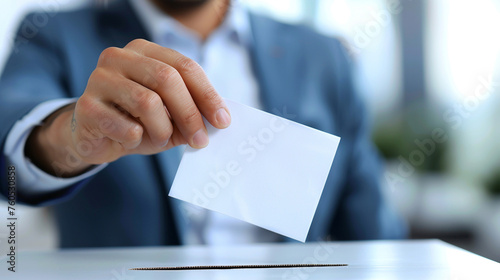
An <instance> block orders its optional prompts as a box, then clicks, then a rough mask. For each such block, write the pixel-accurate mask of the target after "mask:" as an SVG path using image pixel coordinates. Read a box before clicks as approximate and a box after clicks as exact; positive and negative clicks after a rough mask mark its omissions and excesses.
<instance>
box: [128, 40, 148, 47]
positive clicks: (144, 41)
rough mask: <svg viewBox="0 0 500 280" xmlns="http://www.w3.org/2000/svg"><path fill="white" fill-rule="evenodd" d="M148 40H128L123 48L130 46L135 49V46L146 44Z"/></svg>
mask: <svg viewBox="0 0 500 280" xmlns="http://www.w3.org/2000/svg"><path fill="white" fill-rule="evenodd" d="M148 43H149V42H148V41H146V40H144V39H134V40H132V41H130V42H129V43H128V44H127V45H126V46H125V48H131V49H136V48H140V47H142V46H144V45H147V44H148Z"/></svg>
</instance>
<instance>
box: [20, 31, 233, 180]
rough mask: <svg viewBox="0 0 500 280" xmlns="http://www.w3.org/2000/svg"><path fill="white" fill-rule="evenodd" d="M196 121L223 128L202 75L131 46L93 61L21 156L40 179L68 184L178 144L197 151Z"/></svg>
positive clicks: (155, 51)
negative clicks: (81, 84) (74, 93)
mask: <svg viewBox="0 0 500 280" xmlns="http://www.w3.org/2000/svg"><path fill="white" fill-rule="evenodd" d="M202 115H203V116H204V117H205V118H206V119H207V120H208V121H209V122H210V123H211V124H212V125H213V126H214V127H217V128H221V129H222V128H226V127H227V126H229V124H230V122H231V118H230V115H229V111H228V109H227V107H226V105H225V103H224V101H223V99H222V98H221V97H220V96H219V95H218V94H217V92H216V91H215V89H214V88H213V86H212V85H211V84H210V82H209V80H208V78H207V77H206V75H205V73H204V71H203V69H202V68H201V67H200V66H199V65H198V64H197V63H196V62H194V61H193V60H191V59H189V58H187V57H185V56H183V55H182V54H180V53H178V52H176V51H174V50H171V49H167V48H163V47H161V46H158V45H156V44H153V43H151V42H148V41H145V40H140V39H138V40H134V41H132V42H130V43H129V44H128V45H127V46H126V47H125V48H123V49H120V48H108V49H106V50H104V51H103V52H102V53H101V56H100V57H99V61H98V64H97V67H96V69H95V70H94V71H93V73H92V75H91V76H90V78H89V80H88V83H87V88H86V89H85V92H84V93H83V95H82V96H81V97H80V98H79V99H78V101H77V103H76V106H74V110H62V111H61V112H56V113H54V116H53V120H51V121H50V122H46V125H45V126H42V127H40V128H37V129H35V130H34V131H33V133H32V135H31V136H30V137H29V140H28V143H27V149H26V153H27V155H28V157H31V158H32V160H33V161H34V162H35V164H37V165H39V166H40V167H41V168H42V169H44V170H45V171H47V172H50V173H52V174H56V173H64V174H62V175H63V176H74V175H76V174H78V173H81V172H83V171H84V170H85V169H87V168H88V167H89V166H90V165H91V164H101V163H105V162H111V161H114V160H116V159H118V158H120V157H122V156H125V155H129V154H155V153H158V152H162V151H164V150H167V149H170V148H172V147H175V146H178V145H181V144H186V143H187V144H189V145H190V146H191V147H194V148H203V147H205V146H206V145H208V136H207V130H206V128H205V125H204V123H203V119H202ZM49 118H50V117H49ZM29 145H31V148H30V147H29ZM33 147H35V148H33ZM40 151H42V152H40ZM75 162H77V163H79V164H76V163H75ZM55 169H58V170H55ZM56 175H60V174H56Z"/></svg>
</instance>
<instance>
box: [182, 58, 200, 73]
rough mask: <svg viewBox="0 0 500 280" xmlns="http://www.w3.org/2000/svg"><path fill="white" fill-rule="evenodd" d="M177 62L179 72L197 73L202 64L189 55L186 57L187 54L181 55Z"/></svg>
mask: <svg viewBox="0 0 500 280" xmlns="http://www.w3.org/2000/svg"><path fill="white" fill-rule="evenodd" d="M176 64H177V67H176V68H177V70H179V72H181V73H185V74H191V73H196V72H198V71H199V70H200V69H201V66H200V65H199V64H198V63H196V61H194V60H192V59H190V58H188V57H185V56H181V57H180V58H179V59H178V60H177V63H176Z"/></svg>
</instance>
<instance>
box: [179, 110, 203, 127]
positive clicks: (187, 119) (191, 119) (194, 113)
mask: <svg viewBox="0 0 500 280" xmlns="http://www.w3.org/2000/svg"><path fill="white" fill-rule="evenodd" d="M200 119H201V116H200V112H198V109H197V108H196V106H192V108H188V109H187V110H186V112H185V113H184V115H183V116H182V122H183V124H184V125H186V126H192V125H194V124H196V123H197V122H198V121H199V120H200Z"/></svg>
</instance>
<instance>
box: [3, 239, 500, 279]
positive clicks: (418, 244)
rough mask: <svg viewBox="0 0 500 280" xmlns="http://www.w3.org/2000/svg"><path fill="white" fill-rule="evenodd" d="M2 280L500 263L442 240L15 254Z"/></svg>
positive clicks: (385, 275)
mask: <svg viewBox="0 0 500 280" xmlns="http://www.w3.org/2000/svg"><path fill="white" fill-rule="evenodd" d="M313 262H315V263H346V264H348V265H349V266H347V267H320V268H273V269H245V270H212V271H206V270H205V271H199V270H198V271H196V270H195V271H132V270H129V268H134V267H158V266H184V265H214V264H224V265H227V264H283V263H313ZM1 263H2V265H0V267H1V268H0V279H65V280H68V279H106V280H110V279H115V280H136V279H237V280H243V279H290V280H305V279H385V280H390V279H405V280H406V279H439V280H442V279H449V280H456V279H497V280H498V279H500V264H499V263H496V262H494V261H491V260H488V259H486V258H483V257H480V256H478V255H475V254H472V253H470V252H467V251H465V250H462V249H459V248H457V247H454V246H452V245H449V244H447V243H444V242H442V241H439V240H418V241H362V242H361V241H359V242H332V243H306V244H297V243H294V244H256V245H249V246H234V247H201V246H200V247H198V246H196V247H194V246H184V247H141V248H113V249H79V250H59V251H50V252H18V254H17V263H16V270H17V271H16V272H15V273H13V272H10V271H8V270H7V263H6V257H5V256H3V257H2V258H1Z"/></svg>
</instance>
